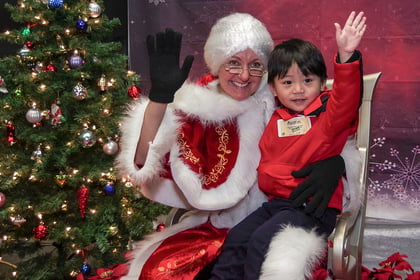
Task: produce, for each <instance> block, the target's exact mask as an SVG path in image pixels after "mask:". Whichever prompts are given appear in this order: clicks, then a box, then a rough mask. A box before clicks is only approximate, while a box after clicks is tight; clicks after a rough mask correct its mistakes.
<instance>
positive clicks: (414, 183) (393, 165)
mask: <svg viewBox="0 0 420 280" xmlns="http://www.w3.org/2000/svg"><path fill="white" fill-rule="evenodd" d="M372 140H373V141H372V142H373V144H372V145H371V147H370V149H371V151H372V150H373V149H374V148H382V147H384V145H385V142H386V138H385V137H378V138H375V139H372ZM411 153H412V155H413V156H412V157H404V158H402V157H401V156H400V151H399V150H397V149H395V148H390V149H389V158H388V159H384V160H383V161H382V162H379V161H377V155H376V154H375V153H371V156H370V158H369V171H370V172H371V173H373V172H374V171H375V170H378V171H380V172H381V173H382V175H384V174H385V175H386V174H389V175H388V176H387V177H385V179H382V180H377V179H375V180H373V179H372V178H371V177H372V176H370V177H369V178H368V179H369V186H368V197H369V198H372V200H374V201H375V204H381V205H387V204H388V205H389V204H390V203H394V204H395V203H398V204H400V205H406V206H408V207H410V208H412V209H416V210H418V209H420V162H419V160H418V155H419V154H420V147H419V146H415V147H414V148H413V149H411ZM380 154H382V153H380ZM391 158H392V160H391Z"/></svg>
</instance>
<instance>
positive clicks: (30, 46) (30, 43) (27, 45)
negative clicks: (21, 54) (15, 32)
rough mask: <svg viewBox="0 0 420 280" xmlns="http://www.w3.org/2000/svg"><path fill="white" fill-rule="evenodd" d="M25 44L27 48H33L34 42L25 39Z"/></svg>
mask: <svg viewBox="0 0 420 280" xmlns="http://www.w3.org/2000/svg"><path fill="white" fill-rule="evenodd" d="M25 46H26V47H27V48H28V49H33V48H34V47H35V45H34V43H33V42H31V41H26V42H25Z"/></svg>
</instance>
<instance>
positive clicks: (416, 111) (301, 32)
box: [128, 0, 420, 221]
mask: <svg viewBox="0 0 420 280" xmlns="http://www.w3.org/2000/svg"><path fill="white" fill-rule="evenodd" d="M352 10H355V11H364V12H365V13H366V15H367V17H368V22H367V25H368V29H367V32H366V34H365V38H364V40H363V42H362V44H361V46H360V50H361V51H362V53H363V57H364V58H363V59H364V71H365V73H372V72H378V71H381V72H382V73H383V74H382V77H381V79H380V82H379V84H378V88H377V91H376V95H375V96H374V102H373V116H372V132H371V136H372V140H371V156H370V176H369V181H370V185H369V201H368V215H370V216H376V217H383V218H391V219H398V220H412V221H413V220H414V221H420V215H418V214H417V213H418V212H419V210H420V176H419V174H420V163H419V157H420V145H419V139H420V108H419V105H420V102H419V101H418V98H419V97H420V1H418V0H388V1H372V0H343V1H335V0H330V1H327V0H311V1H309V0H307V1H304V0H265V1H264V0H252V1H250V0H237V1H226V0H225V1H222V0H219V1H217V0H215V1H210V0H207V1H205V0H202V1H198V0H148V1H146V0H144V1H138V0H129V16H128V17H129V19H128V20H129V34H130V39H129V45H130V49H129V55H130V64H131V68H132V69H133V70H135V71H137V72H138V73H139V74H140V75H141V77H142V82H141V87H142V88H143V89H144V90H145V91H146V92H147V89H148V87H149V83H148V70H147V69H148V62H147V54H146V50H145V38H146V36H147V34H154V33H156V32H158V31H162V30H164V29H165V28H166V27H171V28H174V29H175V30H177V31H181V32H182V33H183V34H184V37H183V38H184V41H183V55H185V54H194V55H195V57H196V59H195V61H194V65H193V69H192V74H191V77H192V78H193V79H194V78H197V77H198V76H200V75H202V74H204V73H206V67H205V65H204V63H203V60H202V49H203V45H204V41H205V40H206V36H207V34H208V32H209V30H210V27H211V25H212V24H213V23H214V22H215V20H216V19H218V18H220V17H222V16H224V15H227V14H229V13H231V12H247V13H250V14H252V15H254V16H255V17H257V18H258V19H260V20H261V21H262V22H264V23H265V25H266V26H267V28H268V30H269V31H270V33H271V34H272V36H273V39H274V41H275V42H276V43H279V42H281V41H283V40H285V39H289V38H291V37H299V38H303V39H306V40H310V41H312V42H313V43H315V44H316V45H317V46H319V48H320V49H321V50H322V52H323V53H324V57H325V60H326V61H327V62H328V66H329V77H332V73H331V69H332V65H331V61H332V57H333V55H334V53H335V51H336V46H335V38H334V26H333V23H334V22H339V23H340V24H341V25H343V24H344V22H345V20H346V18H347V16H348V14H349V13H350V11H352Z"/></svg>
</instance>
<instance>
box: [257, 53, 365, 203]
mask: <svg viewBox="0 0 420 280" xmlns="http://www.w3.org/2000/svg"><path fill="white" fill-rule="evenodd" d="M359 63H360V62H359V61H355V62H351V63H344V64H339V63H334V84H333V89H332V91H326V92H323V93H322V94H321V95H320V96H319V97H318V98H317V99H316V100H314V102H312V103H311V105H309V106H308V108H306V109H305V111H304V112H302V113H300V114H299V115H297V114H295V115H291V114H290V113H289V111H288V110H287V109H285V108H281V109H277V110H276V111H274V113H273V115H272V116H271V119H270V121H269V123H268V125H267V127H266V129H265V131H264V133H263V135H262V138H261V140H260V143H259V146H260V150H261V160H260V164H259V167H258V184H259V187H260V189H261V190H262V191H263V192H264V193H266V194H267V195H268V197H269V198H273V197H282V198H288V197H289V196H290V193H291V192H292V191H293V189H294V188H296V187H297V185H298V184H299V183H301V182H302V181H303V180H304V179H298V178H294V177H293V176H292V175H291V172H292V171H293V170H299V169H301V168H303V167H305V166H307V165H308V164H310V163H313V162H315V161H319V160H324V159H326V158H329V157H331V156H334V155H339V154H340V153H341V151H342V149H343V147H344V144H345V143H346V141H347V138H348V136H349V135H351V134H354V133H355V132H356V129H357V120H358V107H359V102H360V94H361V91H360V88H361V87H360V86H361V78H360V77H361V74H360V65H359ZM325 95H330V97H329V99H328V103H327V107H326V110H325V111H324V112H322V113H320V114H319V115H318V116H311V115H310V114H311V113H312V112H314V111H315V110H316V109H318V108H320V107H321V106H322V102H321V98H322V97H323V96H325ZM302 116H306V117H308V118H309V120H310V123H311V128H310V129H309V130H308V131H307V132H306V133H305V134H303V135H293V136H279V129H278V123H279V120H285V121H287V120H292V121H294V120H298V119H296V118H298V117H302ZM293 118H295V119H293ZM342 197H343V184H342V182H341V180H340V183H339V186H338V187H337V188H336V190H335V192H334V194H333V196H332V198H331V200H330V202H329V204H328V207H332V208H336V209H339V210H340V211H341V210H342Z"/></svg>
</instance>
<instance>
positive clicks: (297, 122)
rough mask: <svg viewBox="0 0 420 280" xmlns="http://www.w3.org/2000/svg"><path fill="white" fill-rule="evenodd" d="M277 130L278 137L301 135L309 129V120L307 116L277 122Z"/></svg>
mask: <svg viewBox="0 0 420 280" xmlns="http://www.w3.org/2000/svg"><path fill="white" fill-rule="evenodd" d="M277 128H278V136H279V137H287V136H295V135H303V134H305V133H306V132H308V130H309V129H310V128H311V120H310V119H309V117H307V116H302V117H295V118H292V119H290V120H287V121H285V120H278V121H277Z"/></svg>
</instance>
